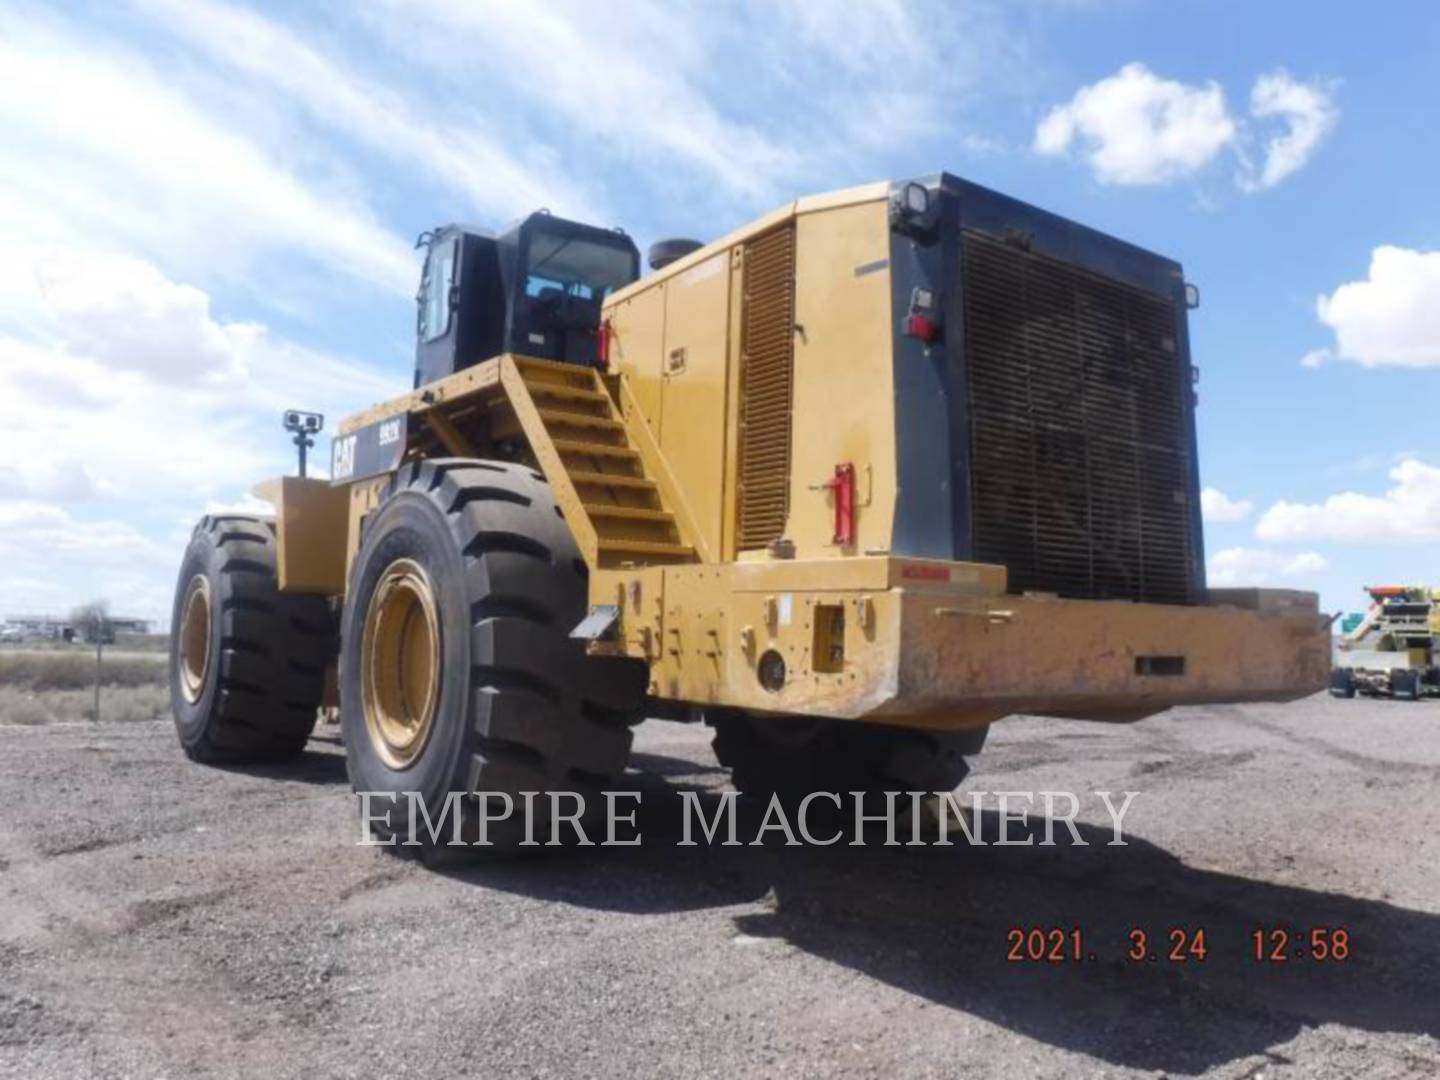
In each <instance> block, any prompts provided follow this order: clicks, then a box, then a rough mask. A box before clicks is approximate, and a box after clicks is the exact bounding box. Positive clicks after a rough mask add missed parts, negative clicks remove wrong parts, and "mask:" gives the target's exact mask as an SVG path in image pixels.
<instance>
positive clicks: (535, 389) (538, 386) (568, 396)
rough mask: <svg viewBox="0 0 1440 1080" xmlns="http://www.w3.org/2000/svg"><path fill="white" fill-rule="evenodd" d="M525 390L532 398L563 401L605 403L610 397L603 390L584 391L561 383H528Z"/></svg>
mask: <svg viewBox="0 0 1440 1080" xmlns="http://www.w3.org/2000/svg"><path fill="white" fill-rule="evenodd" d="M525 388H526V389H527V390H529V391H530V396H531V397H548V398H556V399H558V400H561V401H596V402H600V401H604V402H608V401H609V400H610V395H609V394H607V393H605V392H604V391H602V390H582V389H581V388H580V387H578V386H563V385H561V384H560V383H543V382H527V383H526V384H525Z"/></svg>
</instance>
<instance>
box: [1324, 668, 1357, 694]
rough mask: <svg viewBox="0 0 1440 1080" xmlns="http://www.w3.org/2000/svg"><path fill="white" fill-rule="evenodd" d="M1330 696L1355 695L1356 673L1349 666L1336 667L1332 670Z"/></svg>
mask: <svg viewBox="0 0 1440 1080" xmlns="http://www.w3.org/2000/svg"><path fill="white" fill-rule="evenodd" d="M1330 696H1331V697H1337V698H1353V697H1354V696H1355V673H1354V672H1353V671H1351V670H1350V669H1349V668H1335V669H1334V670H1333V671H1331V672H1330Z"/></svg>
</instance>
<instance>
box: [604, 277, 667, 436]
mask: <svg viewBox="0 0 1440 1080" xmlns="http://www.w3.org/2000/svg"><path fill="white" fill-rule="evenodd" d="M667 284H668V283H666V282H661V283H660V284H658V285H656V286H655V287H654V288H650V289H645V290H644V291H643V292H638V293H636V294H634V295H633V296H631V297H629V298H628V299H625V300H621V301H619V302H617V303H615V304H614V305H612V306H611V307H610V308H609V309H607V311H606V319H607V320H608V321H609V323H610V361H611V363H612V364H613V365H614V367H615V369H616V370H617V371H618V372H619V373H620V374H621V375H624V376H625V378H626V381H627V382H628V383H629V384H630V391H631V393H632V394H633V395H634V398H635V402H636V404H637V405H638V406H639V408H640V413H641V415H642V416H643V417H644V419H645V422H646V423H647V424H648V425H649V426H650V429H651V431H653V432H654V433H655V435H656V437H657V439H658V437H659V434H660V419H661V415H660V405H661V392H660V385H661V381H662V371H663V363H664V355H665V293H666V287H667Z"/></svg>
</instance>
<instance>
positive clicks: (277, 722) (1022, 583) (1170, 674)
mask: <svg viewBox="0 0 1440 1080" xmlns="http://www.w3.org/2000/svg"><path fill="white" fill-rule="evenodd" d="M421 239H422V242H423V246H424V247H425V249H426V259H425V266H424V271H423V276H422V282H421V289H420V296H419V319H418V335H417V336H418V343H417V364H416V379H415V388H414V389H413V390H412V391H411V392H409V393H407V394H404V395H402V396H400V397H397V398H395V399H394V400H392V401H389V402H386V403H384V404H380V405H377V406H375V407H374V408H372V409H369V410H367V411H365V412H363V413H361V414H359V415H357V416H353V417H351V418H349V419H348V420H346V421H344V423H343V424H342V425H341V427H340V430H339V433H338V434H337V436H336V438H335V440H334V443H333V447H332V469H331V472H332V475H331V479H330V480H329V481H324V480H316V479H302V478H295V477H290V478H284V479H282V480H277V481H271V482H269V483H267V484H265V485H262V487H261V489H260V490H261V493H262V494H263V495H264V496H265V497H266V498H267V499H269V500H270V501H271V502H272V503H273V505H274V508H275V516H274V518H273V520H263V519H239V518H233V517H211V518H207V519H205V521H203V522H202V523H201V525H200V526H199V527H198V528H197V530H196V533H195V538H194V540H193V541H192V543H191V546H190V549H189V551H188V552H187V554H186V557H185V563H184V566H183V567H182V571H181V575H180V581H179V586H178V589H177V599H176V609H175V610H176V617H175V626H176V628H177V632H176V635H175V646H174V655H173V658H172V669H173V671H174V674H175V679H174V682H175V692H174V700H175V713H176V721H177V725H178V729H179V732H180V738H181V741H182V744H183V745H184V747H185V749H186V751H187V752H188V753H189V754H190V755H191V756H192V757H194V758H196V759H199V760H203V761H213V760H225V759H234V758H250V757H256V756H272V757H273V756H284V755H287V754H291V753H294V752H296V751H297V750H298V749H299V748H300V747H301V746H302V745H303V744H304V741H305V739H306V737H307V735H308V734H309V730H310V725H311V723H312V722H313V717H314V712H315V708H316V706H317V705H318V704H320V702H321V699H322V692H323V687H324V685H325V683H326V672H327V669H329V668H334V669H335V670H334V672H332V675H333V676H334V681H335V684H336V686H337V687H338V695H339V705H340V709H341V714H342V723H343V733H344V737H345V741H346V747H347V755H348V761H349V768H350V773H351V778H352V780H353V782H354V784H355V786H356V788H357V789H358V790H364V791H377V792H402V791H418V792H420V793H421V794H422V795H423V797H424V799H425V800H427V801H428V803H429V804H430V805H433V806H438V805H439V802H438V801H437V800H442V801H443V799H444V798H445V797H446V796H447V795H449V794H451V793H455V792H460V793H473V792H480V793H484V796H483V798H482V799H481V800H480V801H481V802H482V804H483V801H484V799H489V798H501V797H503V798H505V799H507V800H508V799H511V798H518V793H520V792H524V791H538V792H542V793H545V792H552V791H559V790H565V791H570V790H575V791H579V792H580V793H581V794H584V793H585V792H593V791H596V790H599V789H601V788H603V787H604V785H605V784H606V783H607V782H608V780H609V779H610V778H612V777H614V776H615V775H616V774H617V773H618V772H619V771H620V770H621V769H622V768H623V766H624V764H625V761H626V756H627V753H628V748H629V742H630V731H629V725H631V724H632V723H633V722H634V721H635V720H637V719H639V718H640V717H643V716H652V717H662V718H669V719H676V720H700V719H703V720H705V721H706V722H708V723H711V724H712V725H714V726H715V728H716V732H717V735H716V751H717V754H718V755H719V757H720V759H721V760H722V762H724V763H725V764H727V765H730V766H731V767H732V768H733V769H734V775H735V781H736V784H737V786H740V787H741V788H742V790H748V791H756V792H762V793H763V792H786V793H791V792H795V791H797V790H809V789H810V788H822V789H825V790H843V791H853V790H867V791H868V790H918V789H924V790H931V791H939V790H949V789H950V788H953V787H954V786H955V785H956V784H957V783H958V782H959V781H960V780H961V779H962V778H963V776H964V774H965V762H964V758H965V756H966V755H968V754H973V753H974V752H976V751H978V750H979V748H980V746H981V744H982V743H983V740H984V735H985V732H986V730H987V729H988V726H989V725H990V723H992V722H993V721H995V720H997V719H1000V718H1001V717H1004V716H1007V715H1010V714H1014V713H1045V714H1050V715H1056V716H1063V717H1075V718H1084V719H1093V720H1110V721H1129V720H1135V719H1138V718H1140V717H1143V716H1146V715H1149V714H1152V713H1154V712H1157V711H1159V710H1162V709H1165V708H1168V707H1170V706H1172V705H1177V704H1185V703H1208V702H1233V701H1250V700H1269V701H1285V700H1290V699H1294V698H1297V697H1300V696H1303V695H1307V694H1310V693H1313V692H1315V691H1318V690H1321V689H1323V688H1324V687H1325V685H1326V680H1327V676H1328V672H1329V666H1330V665H1329V634H1328V630H1327V624H1326V621H1325V620H1324V619H1322V618H1321V617H1320V615H1319V612H1318V609H1317V602H1316V597H1315V596H1314V595H1313V594H1310V593H1301V592H1293V591H1284V590H1265V589H1224V590H1221V589H1207V588H1206V584H1205V575H1204V555H1203V546H1202V535H1201V527H1200V504H1199V480H1198V475H1197V468H1196V452H1195V438H1194V409H1195V395H1194V392H1193V382H1194V379H1195V370H1194V368H1193V367H1192V365H1191V359H1190V351H1189V339H1188V332H1187V318H1188V309H1189V307H1190V306H1192V305H1193V303H1194V299H1195V293H1194V290H1193V287H1191V286H1189V285H1187V284H1186V282H1185V280H1184V277H1183V275H1182V272H1181V268H1180V266H1179V265H1178V264H1176V263H1174V262H1172V261H1170V260H1168V259H1164V258H1161V257H1159V256H1157V255H1154V254H1151V253H1149V252H1146V251H1144V250H1141V249H1140V248H1137V247H1134V246H1131V245H1129V244H1127V243H1124V242H1122V241H1119V240H1116V239H1113V238H1110V237H1107V236H1104V235H1102V234H1100V233H1097V232H1094V231H1093V230H1090V229H1087V228H1085V227H1083V226H1080V225H1077V224H1074V223H1072V222H1069V221H1066V220H1064V219H1062V218H1059V217H1057V216H1055V215H1052V214H1049V213H1046V212H1044V211H1041V210H1038V209H1036V208H1034V207H1031V206H1028V205H1026V204H1024V203H1020V202H1017V201H1015V200H1013V199H1010V198H1007V197H1005V196H1002V195H999V194H997V193H995V192H991V191H988V190H986V189H984V188H981V187H978V186H976V185H973V184H970V183H968V182H966V181H963V180H960V179H957V178H955V177H953V176H950V175H948V174H941V175H938V176H933V177H929V178H925V179H921V180H914V181H904V182H896V183H878V184H872V185H868V186H865V187H860V188H855V189H851V190H847V191H840V192H836V193H833V194H828V195H822V196H817V197H811V198H802V199H799V200H797V201H795V202H792V203H790V204H787V205H786V206H784V207H782V208H780V209H779V210H777V211H775V212H774V213H771V214H769V215H767V216H765V217H763V218H761V219H759V220H757V221H755V222H752V223H751V224H749V225H747V226H745V227H744V228H742V229H739V230H737V231H735V232H733V233H731V234H729V235H728V236H725V237H723V238H721V239H718V240H715V241H713V242H710V243H707V244H703V245H701V244H698V243H694V242H686V241H670V242H666V243H663V244H659V245H656V247H655V248H653V249H652V252H651V264H652V272H651V273H649V274H648V275H646V276H643V277H642V276H641V275H640V267H639V253H638V251H637V249H636V247H635V245H634V243H633V242H632V241H631V240H630V239H629V237H627V236H626V235H625V234H624V233H622V232H619V231H615V230H607V229H601V228H596V227H593V226H588V225H582V224H579V223H576V222H569V221H564V220H562V219H560V218H557V217H554V216H552V215H549V214H546V213H538V214H534V215H532V216H531V217H529V218H527V219H526V220H525V221H523V222H522V223H521V224H520V225H518V226H516V227H515V228H514V229H512V230H510V231H509V232H506V233H503V234H501V235H498V236H489V235H486V234H482V233H480V232H478V231H476V230H473V229H469V228H463V227H459V226H449V227H446V228H441V229H437V230H435V231H434V232H433V233H427V234H425V235H424V236H423V237H422V238H421ZM337 661H338V664H337ZM545 804H546V803H545V800H539V801H537V802H535V804H534V806H533V807H529V808H527V809H523V810H520V811H518V812H517V813H516V814H515V815H514V816H513V817H512V818H510V819H509V820H508V823H507V825H506V826H505V827H502V828H500V829H499V831H498V834H496V833H495V830H492V841H493V842H494V843H497V844H500V845H502V846H503V845H508V844H513V843H519V842H520V841H519V837H520V836H522V835H523V828H524V827H526V826H530V827H533V826H534V824H535V821H536V818H537V817H542V818H543V816H544V815H545V814H546V813H547V811H546V810H545V809H543V807H544V806H545ZM401 806H402V804H398V803H397V810H396V814H395V815H394V819H393V820H392V822H391V824H388V825H386V824H383V823H382V824H377V825H375V828H376V830H377V832H379V833H380V834H381V835H386V836H389V835H397V834H398V833H400V832H403V831H404V830H405V829H406V828H407V827H409V826H410V825H412V824H413V818H412V817H407V813H406V812H405V811H403V809H402V808H401ZM473 826H474V823H473V822H472V821H470V820H469V819H468V818H467V819H466V820H465V822H464V827H465V829H466V830H467V835H468V831H473Z"/></svg>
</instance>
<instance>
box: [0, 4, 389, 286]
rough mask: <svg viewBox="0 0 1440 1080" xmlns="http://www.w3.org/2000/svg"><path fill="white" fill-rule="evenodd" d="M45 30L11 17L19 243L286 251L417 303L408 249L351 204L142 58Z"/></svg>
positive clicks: (1, 29)
mask: <svg viewBox="0 0 1440 1080" xmlns="http://www.w3.org/2000/svg"><path fill="white" fill-rule="evenodd" d="M38 23H40V20H39V19H38V18H28V19H27V18H25V17H24V16H23V15H17V14H12V15H4V16H0V133H3V136H4V138H3V139H0V228H3V229H4V230H5V232H6V233H8V234H9V236H10V237H11V238H12V239H19V238H27V239H32V240H45V241H56V240H68V241H69V242H71V243H76V244H80V243H84V244H93V243H95V240H96V237H101V238H104V239H105V241H106V242H109V241H112V240H124V241H125V242H126V246H128V247H132V248H133V247H140V248H144V249H147V250H154V249H155V248H157V247H158V248H163V249H164V250H165V252H166V255H167V257H168V258H170V259H172V260H177V261H183V262H186V263H187V264H188V263H194V264H200V263H206V262H214V261H223V262H236V261H239V262H240V263H242V264H243V263H245V262H246V261H247V260H253V261H254V262H263V261H264V260H265V259H266V258H267V257H273V255H274V254H275V253H276V252H277V251H284V252H287V253H289V254H292V255H295V256H298V257H300V258H304V259H308V260H310V261H312V262H319V263H322V264H324V265H326V266H327V267H329V268H330V269H332V270H334V271H338V272H339V273H341V274H344V275H346V276H348V277H350V278H358V279H360V280H362V281H365V282H368V283H370V284H372V285H374V286H376V287H377V288H379V289H381V290H383V291H385V292H389V293H392V294H394V295H397V296H409V295H410V294H411V293H413V291H414V286H415V269H414V267H415V259H414V256H413V254H412V253H411V251H410V248H409V245H408V244H407V243H405V242H404V241H402V240H400V239H399V238H398V237H397V236H395V235H393V234H392V233H390V232H389V231H388V230H387V229H385V228H384V227H383V226H382V225H380V224H379V222H378V221H377V220H376V219H375V217H374V215H373V214H372V213H371V212H370V211H369V209H368V208H366V207H365V205H364V204H363V202H362V201H360V200H358V199H357V198H356V197H355V196H354V194H353V192H350V191H346V190H343V189H342V187H341V186H340V185H337V184H329V185H328V186H327V185H323V184H320V183H318V182H312V181H307V180H305V179H302V178H301V177H300V176H298V175H297V174H296V173H294V172H293V171H291V169H289V168H287V167H285V166H283V165H282V164H280V162H279V161H278V160H277V159H276V158H275V157H274V156H272V155H271V154H270V153H268V152H267V151H266V150H265V149H263V148H262V147H261V146H259V145H257V144H256V143H255V142H254V141H252V140H251V139H248V138H246V137H243V136H241V135H239V134H237V133H236V131H235V130H234V129H233V127H232V126H229V125H227V124H225V123H224V122H222V121H219V120H217V119H216V118H215V117H212V116H210V115H208V114H206V113H204V112H202V111H201V110H200V109H199V108H198V107H197V106H196V104H195V103H194V102H193V100H192V99H191V98H190V97H189V96H187V95H186V94H185V93H184V92H182V91H181V90H179V89H177V88H176V85H175V81H176V80H175V79H174V77H173V74H171V73H169V72H167V75H169V76H170V77H169V78H167V77H162V76H161V75H160V74H159V73H158V72H157V71H156V70H155V69H154V68H153V67H152V66H151V65H150V64H149V63H147V62H146V61H145V59H144V58H142V57H140V56H139V55H137V54H133V53H128V52H124V51H119V50H107V49H106V48H104V47H103V46H98V45H97V44H96V43H94V42H93V41H85V42H81V41H79V40H76V39H75V38H74V37H73V36H72V32H71V31H69V30H67V29H66V28H65V27H64V26H63V25H44V26H41V25H37V24H38ZM296 156H298V155H296Z"/></svg>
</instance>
